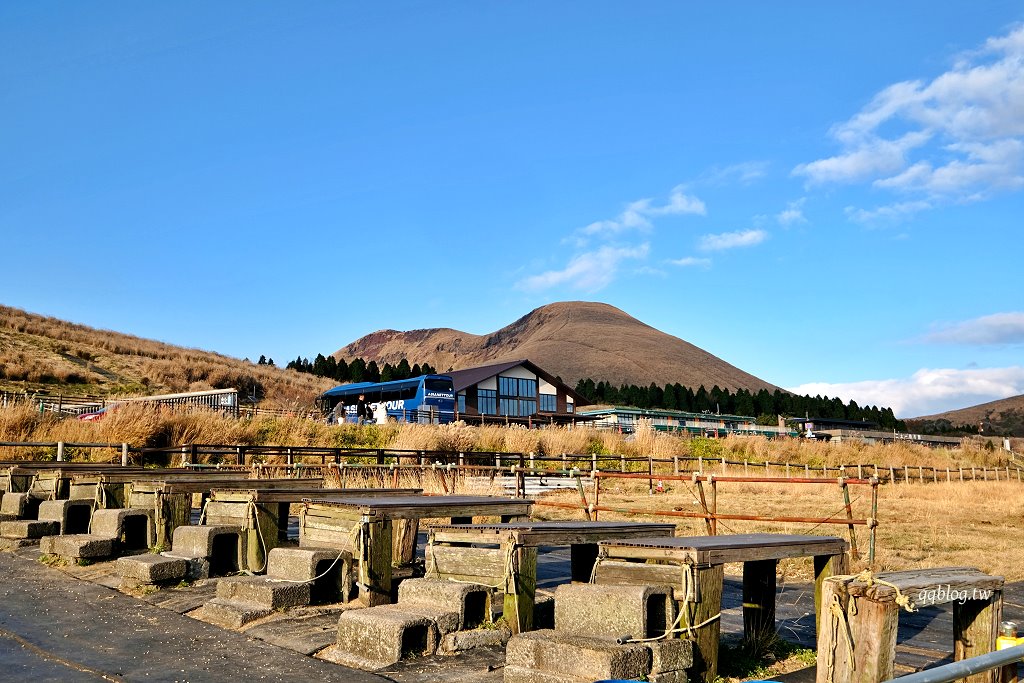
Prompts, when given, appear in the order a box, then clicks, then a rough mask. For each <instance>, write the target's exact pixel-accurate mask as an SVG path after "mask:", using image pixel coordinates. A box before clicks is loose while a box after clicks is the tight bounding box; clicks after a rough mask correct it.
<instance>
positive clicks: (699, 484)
mask: <svg viewBox="0 0 1024 683" xmlns="http://www.w3.org/2000/svg"><path fill="white" fill-rule="evenodd" d="M697 493H699V494H700V505H701V507H702V508H704V514H705V515H707V514H710V512H709V510H708V502H707V500H705V499H704V482H702V481H701V480H700V479H698V480H697ZM704 526H705V527H707V530H708V535H709V536H714V535H715V533H714V528H713V527H712V526H711V518H710V517H705V518H704Z"/></svg>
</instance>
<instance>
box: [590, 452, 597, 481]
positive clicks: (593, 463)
mask: <svg viewBox="0 0 1024 683" xmlns="http://www.w3.org/2000/svg"><path fill="white" fill-rule="evenodd" d="M590 472H591V476H593V473H594V472H597V453H591V454H590Z"/></svg>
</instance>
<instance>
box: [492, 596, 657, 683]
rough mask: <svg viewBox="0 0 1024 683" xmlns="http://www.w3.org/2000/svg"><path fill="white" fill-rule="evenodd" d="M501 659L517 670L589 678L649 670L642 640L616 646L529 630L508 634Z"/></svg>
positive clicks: (594, 639)
mask: <svg viewBox="0 0 1024 683" xmlns="http://www.w3.org/2000/svg"><path fill="white" fill-rule="evenodd" d="M556 599H557V598H556ZM505 662H506V664H507V665H509V666H514V667H519V668H521V669H534V670H537V671H543V672H547V673H549V674H559V675H564V676H580V677H582V678H584V679H585V680H590V681H596V680H601V679H609V678H613V679H614V678H624V679H629V678H640V677H641V676H645V675H646V674H647V673H648V672H649V671H650V670H651V651H650V650H649V649H648V648H647V647H646V646H644V645H643V644H642V643H626V644H624V645H618V644H617V643H616V642H615V640H614V639H613V638H601V637H594V636H581V635H577V634H575V633H566V632H564V631H530V632H527V633H520V634H517V635H515V636H512V639H511V640H509V641H508V647H507V648H506V650H505Z"/></svg>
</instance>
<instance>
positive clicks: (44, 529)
mask: <svg viewBox="0 0 1024 683" xmlns="http://www.w3.org/2000/svg"><path fill="white" fill-rule="evenodd" d="M59 533H60V524H58V523H57V522H40V521H38V520H34V519H18V520H14V521H12V522H0V536H3V537H5V538H42V537H43V536H55V535H56V534H59Z"/></svg>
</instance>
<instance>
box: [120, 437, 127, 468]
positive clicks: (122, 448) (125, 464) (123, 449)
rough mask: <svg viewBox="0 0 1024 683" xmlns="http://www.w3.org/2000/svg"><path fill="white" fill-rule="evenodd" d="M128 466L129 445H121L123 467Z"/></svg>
mask: <svg viewBox="0 0 1024 683" xmlns="http://www.w3.org/2000/svg"><path fill="white" fill-rule="evenodd" d="M127 466H128V444H126V443H123V444H121V467H127Z"/></svg>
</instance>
